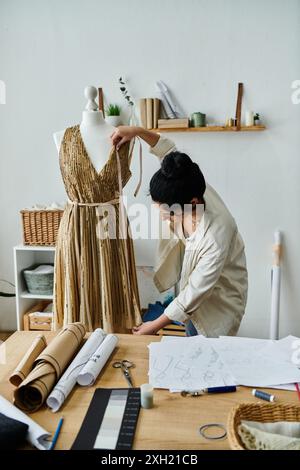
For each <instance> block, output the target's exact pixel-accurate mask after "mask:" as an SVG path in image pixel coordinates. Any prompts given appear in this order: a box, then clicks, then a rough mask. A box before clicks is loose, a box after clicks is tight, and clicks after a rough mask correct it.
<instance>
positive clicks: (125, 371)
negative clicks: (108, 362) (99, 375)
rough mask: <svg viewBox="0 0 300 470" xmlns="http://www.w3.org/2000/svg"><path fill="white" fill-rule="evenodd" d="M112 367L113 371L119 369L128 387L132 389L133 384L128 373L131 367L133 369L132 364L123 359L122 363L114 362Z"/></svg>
mask: <svg viewBox="0 0 300 470" xmlns="http://www.w3.org/2000/svg"><path fill="white" fill-rule="evenodd" d="M113 367H114V368H115V369H121V370H122V372H123V374H124V377H125V379H126V381H127V383H128V385H129V387H133V382H132V378H131V376H130V371H129V369H130V368H131V367H134V364H133V362H130V361H127V360H126V359H124V360H123V361H116V362H114V363H113Z"/></svg>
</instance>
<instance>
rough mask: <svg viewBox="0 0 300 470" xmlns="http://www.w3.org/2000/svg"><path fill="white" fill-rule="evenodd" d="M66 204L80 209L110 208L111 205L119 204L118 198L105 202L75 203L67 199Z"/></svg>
mask: <svg viewBox="0 0 300 470" xmlns="http://www.w3.org/2000/svg"><path fill="white" fill-rule="evenodd" d="M68 203H69V204H72V205H74V206H80V207H99V206H110V205H113V204H119V203H120V198H115V199H112V200H111V201H107V202H77V201H71V200H70V199H68Z"/></svg>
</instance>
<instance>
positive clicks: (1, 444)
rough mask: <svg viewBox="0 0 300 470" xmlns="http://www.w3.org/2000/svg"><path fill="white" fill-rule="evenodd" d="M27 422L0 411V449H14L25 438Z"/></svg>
mask: <svg viewBox="0 0 300 470" xmlns="http://www.w3.org/2000/svg"><path fill="white" fill-rule="evenodd" d="M27 431H28V424H25V423H22V422H21V421H17V420H16V419H13V418H9V417H8V416H5V415H4V414H2V413H0V449H1V450H12V449H16V448H17V447H18V446H19V445H20V444H22V442H23V441H25V439H26V434H27Z"/></svg>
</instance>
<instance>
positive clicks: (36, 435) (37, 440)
mask: <svg viewBox="0 0 300 470" xmlns="http://www.w3.org/2000/svg"><path fill="white" fill-rule="evenodd" d="M0 413H2V414H4V415H5V416H8V417H9V418H13V419H16V420H18V421H21V422H22V423H25V424H28V426H29V428H28V432H27V441H28V442H29V443H30V444H32V445H33V446H34V447H36V448H37V449H39V450H48V449H49V447H50V445H51V442H50V441H49V440H47V439H48V438H49V437H50V433H49V432H48V431H46V430H45V429H43V428H42V427H41V426H40V425H39V424H37V423H36V422H35V421H33V419H31V418H29V416H27V415H26V414H25V413H23V412H22V411H21V410H19V409H18V408H17V407H16V406H14V405H13V404H12V403H10V401H8V400H6V399H5V398H4V397H2V396H1V395H0Z"/></svg>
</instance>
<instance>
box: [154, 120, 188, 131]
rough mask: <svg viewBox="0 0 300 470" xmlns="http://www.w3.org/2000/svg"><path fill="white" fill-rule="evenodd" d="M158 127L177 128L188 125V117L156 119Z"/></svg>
mask: <svg viewBox="0 0 300 470" xmlns="http://www.w3.org/2000/svg"><path fill="white" fill-rule="evenodd" d="M157 127H158V129H172V128H174V129H177V128H187V127H189V118H176V119H158V126H157Z"/></svg>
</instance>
